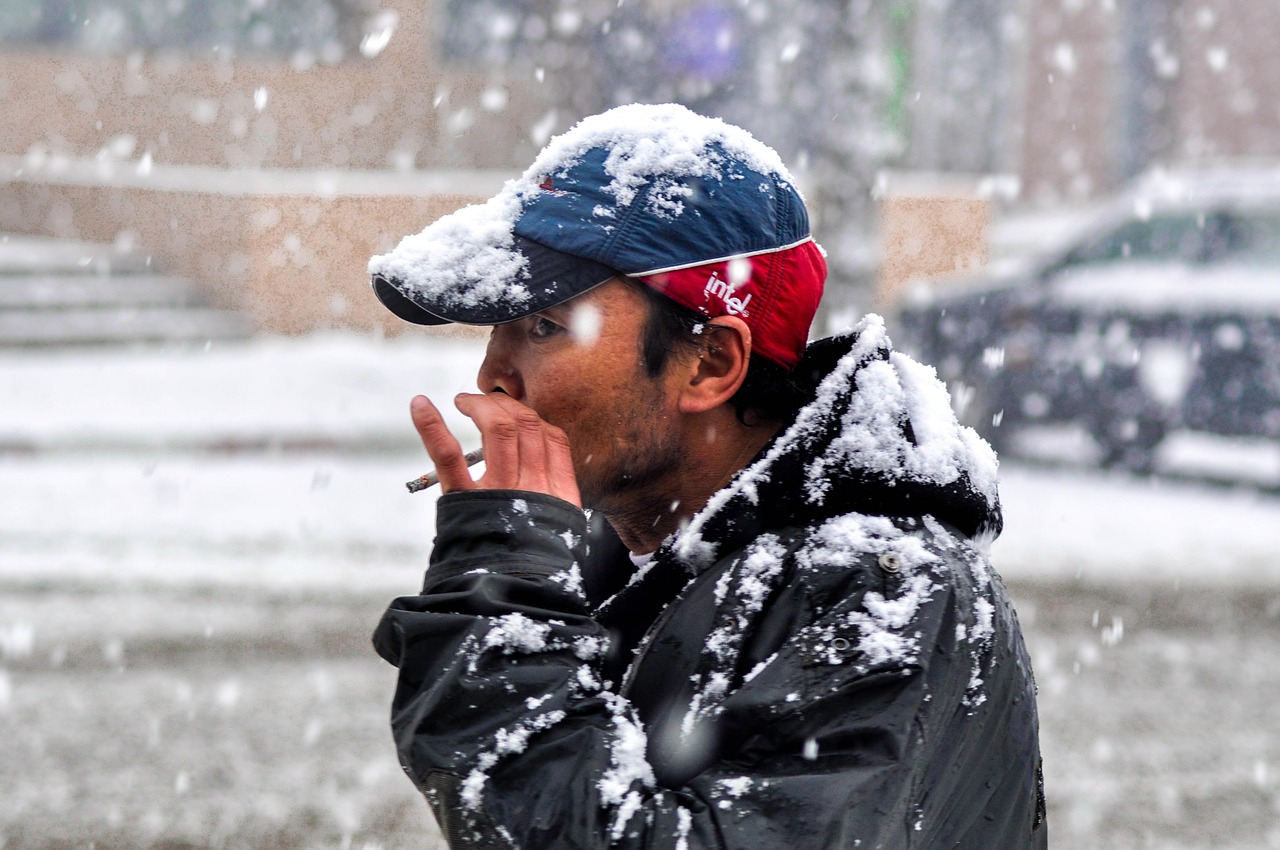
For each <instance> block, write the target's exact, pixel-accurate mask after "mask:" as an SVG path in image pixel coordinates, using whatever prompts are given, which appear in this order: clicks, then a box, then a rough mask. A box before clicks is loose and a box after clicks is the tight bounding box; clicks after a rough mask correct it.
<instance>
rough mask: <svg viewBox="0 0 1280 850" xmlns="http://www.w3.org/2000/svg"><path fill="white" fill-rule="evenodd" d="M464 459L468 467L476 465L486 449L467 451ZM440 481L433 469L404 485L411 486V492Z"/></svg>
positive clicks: (482, 457)
mask: <svg viewBox="0 0 1280 850" xmlns="http://www.w3.org/2000/svg"><path fill="white" fill-rule="evenodd" d="M463 460H465V461H466V462H467V466H468V467H472V466H475V465H476V464H477V463H479V462H480V461H482V460H484V449H476V450H475V451H471V452H467V453H466V454H465V455H463ZM439 483H440V475H439V473H437V472H436V471H435V470H434V469H433V470H431V471H430V472H428V473H427V474H426V475H424V476H422V477H421V478H415V479H413V480H412V481H407V482H405V485H404V486H406V487H408V488H409V492H410V493H416V492H418V491H419V490H425V489H427V488H428V487H434V486H436V485H437V484H439Z"/></svg>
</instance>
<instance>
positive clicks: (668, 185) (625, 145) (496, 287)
mask: <svg viewBox="0 0 1280 850" xmlns="http://www.w3.org/2000/svg"><path fill="white" fill-rule="evenodd" d="M593 150H603V151H607V157H606V158H605V161H604V170H605V173H606V174H607V175H608V176H609V178H610V180H611V182H610V183H609V184H608V185H606V186H605V187H604V191H605V192H606V193H607V194H608V195H609V196H611V197H612V198H613V200H614V204H613V206H612V207H609V206H605V205H600V206H597V207H596V208H595V210H594V211H593V215H592V220H588V221H583V222H581V225H582V226H598V227H602V228H610V227H612V226H613V225H614V223H615V222H616V221H617V219H618V218H619V217H620V216H619V212H620V211H622V210H624V209H626V208H627V207H629V206H630V205H631V204H632V202H633V201H634V200H635V198H636V194H637V192H638V190H639V189H640V188H641V187H643V186H644V185H645V184H646V183H650V182H651V183H652V184H653V185H652V188H651V190H650V191H649V193H648V194H647V195H646V203H647V204H648V207H649V212H651V213H653V214H655V215H661V216H663V217H667V218H671V217H678V216H680V215H681V214H682V213H683V212H684V205H683V203H682V199H683V198H684V197H686V196H687V195H688V194H689V192H690V191H691V190H690V189H689V187H688V185H687V184H686V181H687V179H688V178H692V177H703V178H713V179H719V178H721V177H722V176H723V175H722V173H721V167H722V165H723V163H724V161H725V154H728V155H729V156H732V157H734V158H735V159H737V160H739V161H741V162H743V163H745V164H746V165H747V166H748V167H750V168H752V169H754V170H756V171H758V172H760V173H762V174H776V175H778V177H779V178H780V179H781V180H783V181H785V182H787V183H789V184H791V185H793V186H794V185H795V181H794V179H793V178H792V177H791V175H790V174H789V173H788V171H787V169H786V166H784V165H783V163H782V159H781V158H780V157H779V156H778V154H777V153H776V152H775V151H774V150H773V149H772V148H770V147H768V146H767V145H765V144H764V143H762V142H760V141H758V140H756V139H755V138H754V137H753V136H752V135H751V134H750V133H748V132H747V131H746V130H743V129H741V128H738V127H734V126H732V125H730V124H726V123H725V122H723V121H721V120H719V119H717V118H707V117H705V116H702V115H698V114H697V113H695V112H692V111H690V110H689V109H686V108H685V107H683V106H679V105H676V104H659V105H650V104H632V105H629V106H619V107H617V108H614V109H611V110H609V111H608V112H604V113H601V114H599V115H594V116H591V117H589V118H585V119H583V120H582V121H581V122H579V123H578V124H577V125H575V126H574V127H572V128H571V129H569V130H568V131H566V132H565V133H563V134H562V135H560V136H557V137H555V138H553V139H552V140H551V141H550V142H549V143H548V145H547V146H546V148H544V149H543V151H542V152H541V153H540V154H539V155H538V157H537V158H536V159H535V160H534V162H533V164H532V165H530V166H529V168H528V169H527V170H526V171H525V172H524V174H523V175H521V176H520V177H519V178H517V179H515V180H509V181H507V183H506V185H505V186H504V187H503V188H502V190H501V191H500V192H499V193H498V194H497V195H496V196H494V197H493V198H491V199H489V200H488V201H486V202H484V203H482V204H473V205H471V206H467V207H464V208H462V209H460V210H458V211H456V212H453V213H450V214H449V215H446V216H443V217H442V218H440V219H438V220H436V221H435V222H433V223H431V224H430V225H428V226H427V227H426V229H424V230H423V231H422V232H420V233H416V234H412V235H409V236H406V237H404V239H402V240H401V241H400V244H399V245H398V246H397V247H396V248H395V249H394V250H392V251H391V252H389V253H386V254H380V255H378V256H375V257H373V258H372V259H371V260H370V261H369V267H368V268H369V273H370V274H371V275H382V276H384V277H387V278H390V279H393V280H396V281H399V282H400V283H401V284H402V285H404V286H407V287H409V288H411V289H414V290H417V291H418V292H419V293H420V294H421V295H423V296H425V298H426V299H427V300H437V299H440V298H442V297H444V298H448V299H450V300H454V299H456V302H455V303H458V304H461V305H463V306H467V307H475V306H478V305H481V304H495V303H509V304H512V305H515V306H519V305H520V304H523V303H524V302H526V301H528V299H529V298H530V292H529V289H528V287H527V286H526V283H527V282H528V279H529V271H528V261H527V260H526V258H525V256H524V255H523V254H522V253H521V252H520V251H519V250H518V249H517V248H516V241H515V228H516V223H517V222H518V221H519V220H520V217H521V216H522V215H523V214H524V212H525V210H526V208H527V207H528V206H529V204H530V203H531V202H532V201H534V200H535V199H536V198H537V197H538V196H539V195H540V194H541V193H544V192H554V191H556V189H554V188H550V183H549V181H548V178H553V179H554V178H556V177H558V176H563V175H565V174H567V173H568V172H569V170H570V169H572V168H573V167H574V166H575V165H577V164H578V163H579V162H581V161H582V159H583V157H584V156H586V155H587V154H588V153H589V152H590V151H593Z"/></svg>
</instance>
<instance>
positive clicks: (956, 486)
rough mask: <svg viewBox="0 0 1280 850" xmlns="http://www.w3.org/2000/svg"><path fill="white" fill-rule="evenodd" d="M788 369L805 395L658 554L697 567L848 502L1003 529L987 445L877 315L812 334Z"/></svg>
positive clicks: (971, 529) (842, 510) (884, 512)
mask: <svg viewBox="0 0 1280 850" xmlns="http://www.w3.org/2000/svg"><path fill="white" fill-rule="evenodd" d="M795 376H797V380H799V381H800V382H801V383H802V384H803V385H805V386H806V387H807V388H808V390H809V401H808V402H807V403H806V404H805V405H804V406H803V407H802V408H801V409H800V410H799V412H798V413H797V415H796V417H795V418H794V419H793V420H792V422H791V423H790V424H789V425H788V426H787V427H786V428H784V429H783V430H782V431H781V432H780V433H779V434H778V436H777V437H775V438H774V439H773V441H772V442H770V444H769V445H767V446H766V447H765V448H764V449H763V450H762V451H761V452H760V454H759V455H757V456H756V458H755V459H754V460H753V461H752V462H751V463H750V464H749V465H748V466H747V467H746V468H744V469H743V470H742V471H741V472H739V473H738V475H737V476H736V477H735V478H734V479H733V481H731V482H730V483H729V485H728V486H726V487H725V488H724V489H722V490H720V491H719V492H718V493H716V494H715V495H714V496H712V498H711V500H710V502H708V504H707V506H706V507H705V508H704V509H703V510H702V511H701V512H700V513H698V514H697V515H696V516H695V517H693V519H692V520H691V521H690V522H689V524H688V525H687V526H686V527H684V528H683V529H682V530H681V531H679V532H677V533H676V534H675V535H673V536H672V537H671V538H669V539H668V540H667V541H666V542H665V543H664V544H663V546H662V547H661V549H660V550H659V552H658V556H657V559H658V560H668V559H672V560H675V561H677V562H679V563H680V564H682V565H683V566H684V567H685V569H686V570H687V571H688V572H690V573H697V572H701V571H702V570H703V569H705V568H706V567H708V566H710V565H711V564H712V563H714V562H715V561H717V560H719V559H720V558H721V557H722V556H724V555H726V554H729V553H731V552H733V551H735V550H737V549H739V548H740V547H741V546H743V545H746V544H747V543H748V542H750V540H752V539H754V538H756V537H757V536H759V535H760V534H761V533H764V532H766V531H770V530H778V529H782V528H786V527H788V526H794V525H801V524H809V523H812V522H815V521H817V522H820V521H822V520H824V519H827V518H830V517H833V516H838V515H842V514H847V513H854V512H859V513H867V514H873V515H880V516H889V517H895V516H917V517H918V516H923V515H932V516H934V517H935V518H937V519H939V520H942V521H944V522H947V523H948V524H950V525H952V526H954V527H955V528H956V529H958V530H959V531H961V532H962V533H963V534H965V535H966V536H968V537H971V538H972V537H978V536H981V535H989V536H990V537H995V536H996V535H998V534H999V533H1000V529H1001V526H1002V517H1001V511H1000V502H999V495H998V492H997V487H996V458H995V453H994V452H993V451H992V450H991V447H990V446H988V445H987V444H986V443H985V442H983V440H982V439H981V438H980V437H979V436H978V435H977V434H976V433H975V432H974V431H973V430H972V429H970V428H966V427H963V426H961V425H960V424H959V423H958V422H957V421H956V418H955V415H954V413H953V412H952V410H951V405H950V398H949V396H948V395H947V391H946V388H945V387H944V386H943V384H942V383H941V381H939V380H938V378H937V376H936V374H935V372H934V370H933V369H932V367H928V366H924V365H921V364H920V363H918V362H916V361H915V360H912V359H911V358H910V357H908V356H907V355H905V354H902V353H901V352H896V351H894V350H893V347H892V343H891V342H890V341H889V338H888V335H887V334H886V332H885V327H884V320H883V319H881V318H880V317H879V316H876V315H868V316H866V317H865V318H864V319H863V320H862V321H861V322H860V323H859V324H858V325H857V326H856V327H855V328H854V329H853V330H852V331H850V332H849V333H846V334H842V335H839V336H835V337H831V338H828V339H824V340H819V341H817V342H814V343H812V344H810V346H809V347H808V349H807V350H806V352H805V357H804V359H803V360H802V361H801V363H800V365H799V366H798V367H797V369H796V372H795Z"/></svg>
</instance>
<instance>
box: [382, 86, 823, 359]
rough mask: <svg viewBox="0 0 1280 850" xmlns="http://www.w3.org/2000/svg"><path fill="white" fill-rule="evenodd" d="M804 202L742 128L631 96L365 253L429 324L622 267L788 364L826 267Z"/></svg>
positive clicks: (517, 312)
mask: <svg viewBox="0 0 1280 850" xmlns="http://www.w3.org/2000/svg"><path fill="white" fill-rule="evenodd" d="M826 271H827V270H826V261H825V257H824V252H823V251H822V249H821V247H819V246H818V244H817V243H816V242H815V241H814V240H813V237H812V235H811V233H810V232H809V216H808V211H807V210H806V208H805V204H804V200H803V198H802V196H801V194H800V192H799V190H798V189H797V188H796V185H795V181H794V179H793V178H792V177H791V176H790V174H789V173H788V171H787V169H786V167H785V166H784V165H783V163H782V161H781V159H780V158H779V157H778V155H777V154H776V153H775V152H774V151H773V150H772V149H771V148H769V147H768V146H767V145H765V144H763V143H762V142H759V141H757V140H756V139H755V138H754V137H752V136H751V135H750V134H749V133H748V132H747V131H745V130H743V129H741V128H738V127H735V126H733V125H730V124H727V123H725V122H724V121H721V120H719V119H715V118H708V117H705V116H701V115H698V114H696V113H694V112H692V111H690V110H688V109H686V108H685V107H682V106H677V105H674V104H662V105H640V104H633V105H630V106H622V107H618V108H615V109H611V110H609V111H608V112H604V113H601V114H600V115H596V116H592V117H590V118H586V119H584V120H583V121H581V122H580V123H578V124H577V125H576V126H574V127H573V128H572V129H570V130H569V131H567V132H566V133H564V134H563V135H561V136H558V137H556V138H555V139H552V141H551V142H550V143H549V144H548V145H547V147H546V148H545V149H544V150H543V151H542V153H541V154H539V156H538V157H537V159H535V160H534V162H533V164H532V165H531V166H530V167H529V168H528V169H527V170H526V171H525V173H524V174H523V175H522V176H521V177H520V178H518V179H516V180H512V181H508V183H507V184H506V186H504V188H503V189H502V191H501V192H499V193H498V194H497V195H496V196H494V197H493V198H491V199H489V200H488V201H486V202H485V203H483V204H475V205H472V206H469V207H464V208H463V209H461V210H458V211H457V212H454V213H451V214H449V215H447V216H444V217H442V218H440V219H438V220H437V221H435V222H433V223H432V224H430V225H428V226H427V227H426V229H424V230H423V231H422V232H421V233H417V234H413V235H410V236H406V237H405V238H404V239H403V240H402V241H401V242H400V244H399V245H398V246H397V247H396V248H395V249H394V250H392V251H391V252H389V253H387V254H382V255H379V256H375V257H374V258H373V259H371V260H370V262H369V273H370V274H371V276H372V280H373V288H374V292H375V293H376V295H377V296H378V298H379V299H380V300H381V301H382V303H383V304H384V305H385V306H386V307H387V308H388V309H390V310H391V311H392V312H393V313H395V314H396V315H397V316H399V317H400V318H402V319H405V320H406V321H410V322H415V323H418V324H423V325H434V324H443V323H446V322H459V323H463V324H478V325H493V324H502V323H504V322H510V321H515V320H517V319H521V318H524V317H526V316H530V315H533V314H534V313H537V312H540V311H542V310H546V309H548V308H550V307H553V306H555V305H557V304H560V303H562V302H564V301H567V300H569V299H571V298H574V297H576V296H578V295H581V294H582V293H584V292H587V291H588V290H590V289H592V288H594V287H596V286H599V285H600V284H602V283H604V282H605V281H607V280H609V279H611V278H613V277H616V276H618V275H620V274H621V275H627V276H629V277H633V278H637V279H639V280H641V281H642V282H644V283H645V284H646V285H648V286H651V287H653V288H654V289H656V290H658V291H659V292H662V293H663V294H664V295H666V296H667V297H669V298H671V299H672V300H674V301H676V302H678V303H680V304H683V305H684V306H686V307H688V308H690V309H693V310H696V311H698V312H700V313H702V314H703V315H706V316H707V317H709V318H714V317H717V316H724V315H735V316H739V317H741V318H742V319H743V320H744V321H745V322H746V323H747V325H748V326H749V327H750V328H751V332H752V344H753V349H754V350H755V351H757V352H758V353H760V354H761V355H763V356H765V357H768V358H769V359H771V360H774V361H775V362H777V363H779V364H781V365H782V366H784V367H785V368H788V369H790V368H792V367H793V366H794V365H795V364H796V363H797V362H799V359H800V356H801V355H802V354H803V352H804V347H805V344H806V342H807V340H808V333H809V326H810V325H811V324H812V322H813V317H814V315H815V313H816V312H817V308H818V302H819V300H820V299H821V297H822V288H823V283H824V281H825V279H826Z"/></svg>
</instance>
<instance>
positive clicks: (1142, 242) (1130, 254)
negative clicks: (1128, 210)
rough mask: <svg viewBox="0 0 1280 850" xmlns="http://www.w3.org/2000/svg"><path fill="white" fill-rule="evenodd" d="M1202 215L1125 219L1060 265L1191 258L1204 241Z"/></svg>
mask: <svg viewBox="0 0 1280 850" xmlns="http://www.w3.org/2000/svg"><path fill="white" fill-rule="evenodd" d="M1205 229H1206V218H1205V216H1203V215H1194V214H1188V215H1177V216H1152V217H1151V218H1150V219H1147V220H1145V221H1143V220H1135V221H1129V222H1125V223H1124V224H1123V225H1121V226H1120V227H1118V228H1116V229H1115V230H1113V231H1111V232H1109V233H1106V234H1104V235H1102V236H1097V237H1094V238H1093V239H1091V240H1089V241H1088V242H1085V243H1084V244H1083V245H1081V246H1080V247H1078V248H1076V249H1075V250H1073V251H1072V252H1071V253H1070V254H1069V255H1068V256H1067V259H1066V261H1065V262H1064V263H1063V266H1064V268H1070V267H1073V266H1080V265H1095V264H1101V263H1119V262H1126V261H1131V262H1194V261H1197V260H1199V259H1200V256H1201V251H1202V250H1203V247H1204V243H1205Z"/></svg>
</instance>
